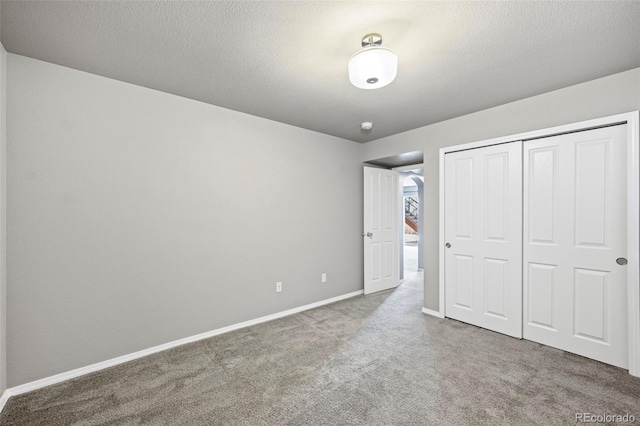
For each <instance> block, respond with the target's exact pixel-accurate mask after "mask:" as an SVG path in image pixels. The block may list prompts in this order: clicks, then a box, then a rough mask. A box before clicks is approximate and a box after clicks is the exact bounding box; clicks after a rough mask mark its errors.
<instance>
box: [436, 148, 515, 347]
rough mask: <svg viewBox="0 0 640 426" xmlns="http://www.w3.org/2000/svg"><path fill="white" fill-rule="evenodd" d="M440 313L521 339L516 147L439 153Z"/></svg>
mask: <svg viewBox="0 0 640 426" xmlns="http://www.w3.org/2000/svg"><path fill="white" fill-rule="evenodd" d="M444 214H445V241H446V249H445V315H446V316H447V317H449V318H453V319H457V320H460V321H464V322H467V323H470V324H474V325H477V326H480V327H484V328H487V329H490V330H494V331H497V332H500V333H504V334H508V335H510V336H514V337H522V143H520V142H514V143H507V144H502V145H494V146H489V147H483V148H477V149H470V150H467V151H460V152H453V153H447V154H446V155H445V211H444Z"/></svg>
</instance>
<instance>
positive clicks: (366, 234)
mask: <svg viewBox="0 0 640 426" xmlns="http://www.w3.org/2000/svg"><path fill="white" fill-rule="evenodd" d="M362 236H363V237H369V238H371V237H373V234H372V233H371V232H363V233H362Z"/></svg>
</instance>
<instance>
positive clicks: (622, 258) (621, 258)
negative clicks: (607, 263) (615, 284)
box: [616, 257, 627, 266]
mask: <svg viewBox="0 0 640 426" xmlns="http://www.w3.org/2000/svg"><path fill="white" fill-rule="evenodd" d="M616 263H617V264H618V265H620V266H624V265H626V264H627V259H625V258H624V257H619V258H617V259H616Z"/></svg>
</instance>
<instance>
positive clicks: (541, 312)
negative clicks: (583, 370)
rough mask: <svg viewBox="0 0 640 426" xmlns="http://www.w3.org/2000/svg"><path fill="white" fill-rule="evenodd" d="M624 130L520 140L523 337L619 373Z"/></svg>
mask: <svg viewBox="0 0 640 426" xmlns="http://www.w3.org/2000/svg"><path fill="white" fill-rule="evenodd" d="M625 141H626V126H624V125H622V126H613V127H606V128H602V129H596V130H589V131H583V132H577V133H571V134H567V135H561V136H555V137H549V138H544V139H538V140H533V141H527V142H525V143H524V146H523V153H524V235H526V236H527V237H526V238H525V244H524V253H523V257H524V268H525V270H526V271H528V272H527V273H526V274H524V276H523V278H524V283H523V284H524V295H525V300H524V304H523V305H524V310H525V312H524V318H525V324H524V329H523V334H524V337H525V338H526V339H530V340H534V341H536V342H540V343H543V344H546V345H550V346H554V347H557V348H560V349H563V350H566V351H569V352H574V353H577V354H580V355H584V356H587V357H590V358H594V359H597V360H599V361H603V362H606V363H609V364H613V365H617V366H620V367H627V365H628V354H627V319H626V316H627V300H626V295H627V284H626V268H625V267H624V266H620V265H617V264H616V258H618V257H626V222H627V216H626V142H625Z"/></svg>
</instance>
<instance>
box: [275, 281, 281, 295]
mask: <svg viewBox="0 0 640 426" xmlns="http://www.w3.org/2000/svg"><path fill="white" fill-rule="evenodd" d="M281 291H282V281H278V282H277V283H276V293H280V292H281Z"/></svg>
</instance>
